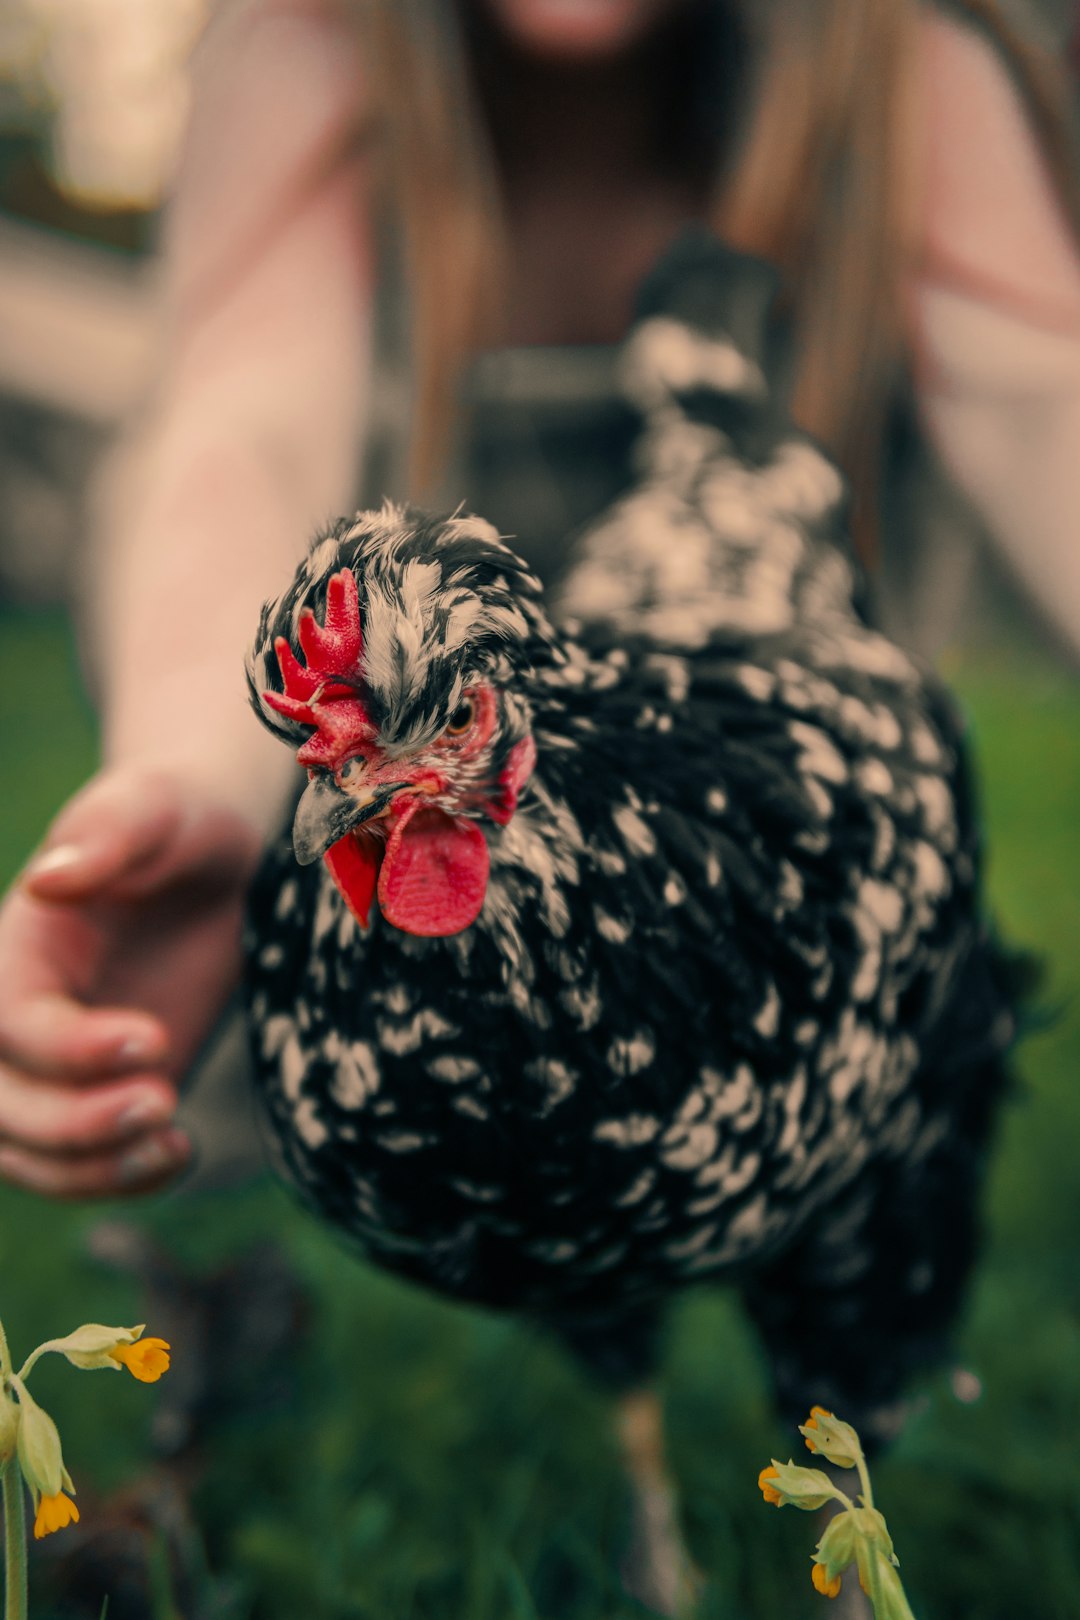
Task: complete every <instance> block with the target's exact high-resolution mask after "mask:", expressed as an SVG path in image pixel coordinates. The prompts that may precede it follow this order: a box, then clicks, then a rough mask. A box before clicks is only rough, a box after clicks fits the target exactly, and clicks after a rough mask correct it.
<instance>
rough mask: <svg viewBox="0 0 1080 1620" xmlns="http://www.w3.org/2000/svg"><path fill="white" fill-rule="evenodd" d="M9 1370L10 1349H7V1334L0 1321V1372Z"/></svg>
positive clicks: (8, 1371)
mask: <svg viewBox="0 0 1080 1620" xmlns="http://www.w3.org/2000/svg"><path fill="white" fill-rule="evenodd" d="M10 1372H11V1351H10V1350H9V1349H8V1342H7V1334H6V1333H5V1332H4V1324H3V1322H0V1373H10Z"/></svg>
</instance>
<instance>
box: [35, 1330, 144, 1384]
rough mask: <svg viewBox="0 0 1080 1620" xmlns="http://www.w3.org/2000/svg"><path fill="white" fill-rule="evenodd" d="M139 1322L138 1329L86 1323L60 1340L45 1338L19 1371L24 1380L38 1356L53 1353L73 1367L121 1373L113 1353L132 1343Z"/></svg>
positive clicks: (138, 1332) (139, 1332)
mask: <svg viewBox="0 0 1080 1620" xmlns="http://www.w3.org/2000/svg"><path fill="white" fill-rule="evenodd" d="M145 1325H146V1324H145V1323H144V1322H140V1323H139V1325H138V1327H131V1328H123V1327H105V1326H103V1325H102V1323H100V1322H85V1323H84V1324H83V1326H82V1327H78V1328H76V1329H75V1331H74V1333H69V1334H67V1336H66V1337H65V1338H63V1339H46V1341H45V1343H44V1344H39V1345H38V1347H37V1349H36V1350H35V1351H34V1352H33V1353H32V1354H31V1355H29V1356H28V1357H27V1359H26V1362H25V1365H24V1366H23V1369H22V1377H23V1378H25V1377H26V1375H27V1373H28V1372H29V1371H30V1369H31V1367H32V1366H33V1365H34V1363H35V1361H36V1360H37V1359H38V1357H39V1356H44V1355H49V1354H51V1353H52V1352H55V1353H56V1354H57V1355H61V1356H66V1357H67V1359H68V1361H70V1362H71V1365H72V1366H73V1367H81V1368H83V1369H84V1371H89V1370H91V1369H93V1368H96V1367H111V1368H112V1370H113V1371H114V1372H119V1371H120V1363H119V1362H118V1361H117V1360H116V1359H115V1357H114V1356H113V1354H112V1352H113V1351H114V1350H116V1349H117V1347H118V1346H120V1345H125V1344H134V1342H135V1340H136V1339H137V1338H138V1337H139V1336H140V1334H141V1333H142V1331H143V1328H144V1327H145Z"/></svg>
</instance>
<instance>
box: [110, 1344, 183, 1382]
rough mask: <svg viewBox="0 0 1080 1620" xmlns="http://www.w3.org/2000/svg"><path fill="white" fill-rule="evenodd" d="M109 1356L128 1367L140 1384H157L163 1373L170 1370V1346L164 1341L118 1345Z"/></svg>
mask: <svg viewBox="0 0 1080 1620" xmlns="http://www.w3.org/2000/svg"><path fill="white" fill-rule="evenodd" d="M108 1354H109V1355H110V1356H111V1357H112V1359H113V1361H118V1362H119V1363H120V1365H121V1366H122V1367H126V1368H127V1370H128V1372H129V1373H130V1374H131V1376H132V1377H133V1378H137V1379H138V1380H139V1382H140V1384H156V1383H157V1381H158V1379H159V1378H160V1377H161V1375H162V1373H165V1372H168V1370H169V1346H168V1344H167V1343H166V1342H165V1340H164V1339H136V1340H135V1341H134V1343H132V1344H117V1345H114V1346H113V1348H112V1349H111V1350H110V1351H109V1352H108Z"/></svg>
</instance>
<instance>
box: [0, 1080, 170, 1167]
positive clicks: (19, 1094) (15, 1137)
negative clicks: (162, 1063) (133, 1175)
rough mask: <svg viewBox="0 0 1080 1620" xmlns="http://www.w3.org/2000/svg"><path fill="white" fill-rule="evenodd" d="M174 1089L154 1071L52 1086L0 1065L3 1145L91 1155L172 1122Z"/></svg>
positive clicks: (0, 1106) (1, 1142)
mask: <svg viewBox="0 0 1080 1620" xmlns="http://www.w3.org/2000/svg"><path fill="white" fill-rule="evenodd" d="M175 1109H176V1092H175V1090H174V1089H173V1087H172V1086H170V1085H169V1084H168V1083H167V1082H166V1081H163V1080H161V1079H159V1078H158V1077H156V1076H154V1075H140V1076H138V1077H137V1078H132V1079H130V1080H109V1081H105V1082H102V1083H101V1084H100V1085H90V1086H64V1085H50V1084H48V1083H47V1082H45V1081H43V1080H38V1079H35V1078H32V1077H31V1078H28V1077H27V1076H25V1075H21V1074H18V1073H16V1072H14V1071H13V1070H11V1069H9V1068H6V1067H4V1066H3V1065H0V1146H8V1145H12V1144H14V1145H15V1146H19V1147H29V1148H34V1149H38V1150H42V1151H44V1152H49V1153H88V1152H91V1151H98V1150H100V1149H101V1148H103V1147H107V1146H111V1145H112V1144H113V1143H116V1142H121V1141H123V1140H125V1139H127V1138H130V1137H133V1136H138V1135H141V1134H143V1135H144V1134H145V1133H146V1132H147V1131H150V1130H153V1129H155V1128H157V1127H160V1126H163V1125H168V1124H169V1122H170V1121H171V1119H172V1116H173V1113H174V1111H175Z"/></svg>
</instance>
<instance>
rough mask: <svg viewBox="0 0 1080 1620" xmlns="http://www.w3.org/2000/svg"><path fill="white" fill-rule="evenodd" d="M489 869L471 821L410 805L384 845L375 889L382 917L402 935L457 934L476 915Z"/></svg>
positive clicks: (481, 841) (416, 802) (482, 841)
mask: <svg viewBox="0 0 1080 1620" xmlns="http://www.w3.org/2000/svg"><path fill="white" fill-rule="evenodd" d="M489 865H490V857H489V855H488V847H487V840H486V839H485V837H484V835H483V833H482V832H481V831H480V828H479V827H478V826H477V825H476V823H475V821H468V820H466V819H464V818H455V817H451V816H448V815H446V814H445V812H444V811H442V810H432V809H429V808H426V807H424V805H423V801H422V800H420V799H414V800H413V801H412V802H411V803H410V804H408V805H406V807H405V809H404V810H403V811H402V813H401V815H400V817H399V818H398V820H397V823H396V825H395V827H394V830H393V832H392V833H391V834H390V837H389V839H388V840H387V844H386V854H385V856H384V857H383V863H382V868H381V870H380V872H379V885H378V892H379V905H380V907H381V909H382V913H383V916H384V917H385V918H386V920H387V922H390V923H393V925H394V927H395V928H400V929H401V930H402V931H403V932H404V933H406V934H422V935H425V936H427V937H432V936H435V935H442V934H459V933H460V932H461V930H462V929H463V928H468V926H469V924H470V923H472V922H475V921H476V918H477V916H478V915H479V912H480V908H481V906H482V905H483V903H484V895H485V893H486V892H487V880H488V868H489Z"/></svg>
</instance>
